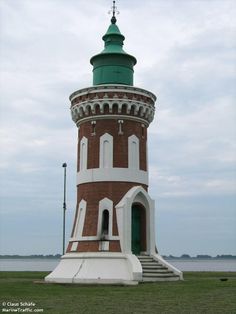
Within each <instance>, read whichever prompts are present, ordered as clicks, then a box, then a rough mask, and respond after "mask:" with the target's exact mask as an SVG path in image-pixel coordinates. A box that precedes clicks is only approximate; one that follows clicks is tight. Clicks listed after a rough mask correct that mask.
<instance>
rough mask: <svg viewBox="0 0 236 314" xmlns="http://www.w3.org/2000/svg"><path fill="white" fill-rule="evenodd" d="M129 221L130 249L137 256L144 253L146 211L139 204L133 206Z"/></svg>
mask: <svg viewBox="0 0 236 314" xmlns="http://www.w3.org/2000/svg"><path fill="white" fill-rule="evenodd" d="M131 221H132V224H131V229H132V233H131V249H132V253H133V254H135V255H139V254H140V253H141V252H145V251H146V211H145V208H144V207H143V206H142V205H141V204H133V206H132V220H131Z"/></svg>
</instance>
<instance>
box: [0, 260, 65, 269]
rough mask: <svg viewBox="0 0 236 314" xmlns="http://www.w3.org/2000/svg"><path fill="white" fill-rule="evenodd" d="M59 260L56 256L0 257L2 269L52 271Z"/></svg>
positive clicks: (0, 267)
mask: <svg viewBox="0 0 236 314" xmlns="http://www.w3.org/2000/svg"><path fill="white" fill-rule="evenodd" d="M59 261H60V260H59V259H56V258H45V259H44V258H12V259H11V258H9V259H8V258H4V259H0V271H51V270H53V269H54V268H55V267H56V266H57V265H58V264H59Z"/></svg>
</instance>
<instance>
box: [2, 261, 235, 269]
mask: <svg viewBox="0 0 236 314" xmlns="http://www.w3.org/2000/svg"><path fill="white" fill-rule="evenodd" d="M59 261H60V260H59V259H56V258H54V259H50V258H47V259H43V258H26V259H24V258H19V259H18V258H16V259H0V271H52V270H53V269H54V268H55V267H56V266H57V265H58V263H59ZM167 261H168V262H169V263H170V264H172V265H173V266H175V267H176V268H178V269H179V270H181V271H235V272H236V259H232V260H230V259H197V260H196V259H167Z"/></svg>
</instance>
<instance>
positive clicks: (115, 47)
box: [90, 1, 137, 85]
mask: <svg viewBox="0 0 236 314" xmlns="http://www.w3.org/2000/svg"><path fill="white" fill-rule="evenodd" d="M110 13H112V18H111V24H110V26H109V27H108V30H107V32H106V34H105V35H104V36H103V37H102V39H103V41H104V44H105V45H104V46H105V47H104V49H103V51H102V52H101V53H99V54H97V55H95V56H93V57H92V58H91V60H90V63H91V64H92V65H93V84H94V85H100V84H125V85H133V73H134V70H133V67H134V65H135V64H136V62H137V61H136V59H135V57H133V56H131V55H129V54H128V53H126V52H125V51H124V50H123V41H124V40H125V37H124V36H123V35H122V34H121V32H120V30H119V28H118V26H117V24H116V16H115V15H116V13H119V12H118V11H117V8H116V5H115V1H113V6H112V10H111V11H110Z"/></svg>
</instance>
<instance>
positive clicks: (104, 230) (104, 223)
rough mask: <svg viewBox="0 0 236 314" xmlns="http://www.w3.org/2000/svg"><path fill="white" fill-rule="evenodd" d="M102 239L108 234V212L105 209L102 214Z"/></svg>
mask: <svg viewBox="0 0 236 314" xmlns="http://www.w3.org/2000/svg"><path fill="white" fill-rule="evenodd" d="M101 231H102V232H101V234H102V238H105V237H106V236H107V235H108V234H109V211H108V210H107V209H105V210H104V211H103V212H102V230H101Z"/></svg>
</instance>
